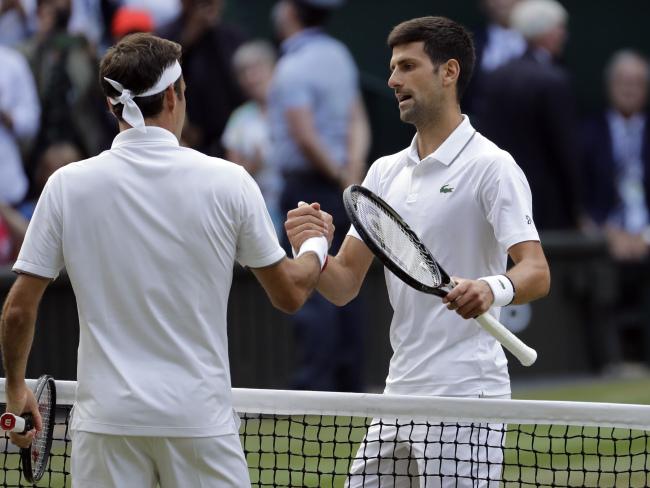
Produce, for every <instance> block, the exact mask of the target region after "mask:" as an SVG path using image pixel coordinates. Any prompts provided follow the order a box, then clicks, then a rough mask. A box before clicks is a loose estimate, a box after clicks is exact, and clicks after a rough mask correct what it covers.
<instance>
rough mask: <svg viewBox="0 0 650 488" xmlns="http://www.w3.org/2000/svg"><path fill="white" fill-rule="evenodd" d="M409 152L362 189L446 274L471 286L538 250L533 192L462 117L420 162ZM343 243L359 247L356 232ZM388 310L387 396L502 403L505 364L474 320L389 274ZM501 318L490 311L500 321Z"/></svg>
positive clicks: (385, 162) (379, 165)
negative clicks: (521, 249)
mask: <svg viewBox="0 0 650 488" xmlns="http://www.w3.org/2000/svg"><path fill="white" fill-rule="evenodd" d="M416 142H417V135H416V137H414V138H413V142H412V144H411V146H410V147H408V148H406V149H404V150H403V151H401V152H399V153H397V154H393V155H390V156H386V157H383V158H380V159H378V160H377V161H376V162H375V163H374V164H373V165H372V167H371V168H370V170H369V171H368V174H367V176H366V179H365V180H364V182H363V186H365V187H367V188H369V189H370V190H372V191H373V192H375V193H377V194H378V195H379V196H380V197H382V198H383V199H384V200H386V201H387V202H388V204H389V205H391V206H392V207H393V208H394V209H395V210H396V211H397V213H398V214H400V215H401V216H402V218H403V219H404V220H405V221H406V223H407V224H408V225H409V226H410V227H411V228H412V229H413V231H414V232H415V233H416V234H417V235H418V236H419V237H420V239H421V240H422V242H423V243H424V244H425V245H426V246H427V247H428V248H429V250H430V251H431V253H432V254H433V256H434V257H435V258H436V259H437V260H438V261H439V262H440V264H441V265H442V267H443V268H444V269H445V270H446V271H447V272H448V273H449V274H450V275H453V276H460V277H463V278H472V279H476V278H478V277H481V276H486V275H495V274H502V273H504V272H505V271H506V264H507V250H508V249H509V248H510V247H511V246H513V245H514V244H517V243H519V242H523V241H530V240H534V241H537V240H539V236H538V234H537V230H536V229H535V224H534V223H533V220H532V201H531V194H530V188H529V186H528V182H527V181H526V177H525V176H524V173H523V172H522V171H521V169H520V168H519V166H517V164H516V163H515V161H514V160H513V159H512V157H511V156H510V155H509V154H508V153H507V152H505V151H503V150H501V149H499V148H498V147H497V146H496V145H495V144H494V143H492V142H491V141H489V140H488V139H486V138H485V137H483V136H482V135H481V134H479V133H478V132H476V131H475V130H474V128H473V127H472V125H471V124H470V122H469V119H468V118H467V117H465V116H464V118H463V121H462V123H461V124H460V125H459V126H458V127H457V128H456V129H455V130H454V131H453V132H452V133H451V135H450V136H449V137H448V138H447V139H446V140H445V141H444V142H443V144H442V145H441V146H440V147H439V148H438V149H437V150H436V151H435V152H433V153H432V154H430V155H428V156H426V157H425V158H423V159H422V160H420V157H419V156H418V151H417V144H416ZM349 234H350V235H352V236H354V237H356V238H359V235H358V233H357V232H356V230H355V229H354V228H351V229H350V231H349ZM385 277H386V285H387V288H388V295H389V299H390V303H391V306H392V308H393V310H394V314H393V320H392V323H391V328H390V341H391V345H392V348H393V357H392V358H391V362H390V368H389V372H388V378H387V379H386V390H385V391H386V393H397V394H414V395H415V394H418V395H451V396H474V395H505V394H508V393H510V380H509V376H508V368H507V360H506V357H505V355H504V352H503V349H502V348H501V346H500V345H499V343H498V342H497V341H496V340H495V339H494V338H493V337H492V336H490V335H489V334H488V333H487V332H485V331H483V330H482V329H481V328H480V327H479V326H478V324H477V323H476V322H474V321H473V320H464V319H463V318H462V317H460V316H459V315H458V314H457V313H455V312H451V311H449V310H447V307H446V306H445V305H444V304H443V303H442V301H441V300H440V298H438V297H436V296H433V295H427V294H424V293H421V292H419V291H416V290H415V289H413V288H411V287H409V286H408V285H406V284H405V283H403V282H402V281H401V280H400V279H399V278H397V277H395V275H393V274H392V273H391V272H390V271H388V270H385ZM499 311H500V310H499V309H496V308H495V309H492V310H491V312H490V313H493V314H494V315H495V316H496V317H497V318H498V316H499Z"/></svg>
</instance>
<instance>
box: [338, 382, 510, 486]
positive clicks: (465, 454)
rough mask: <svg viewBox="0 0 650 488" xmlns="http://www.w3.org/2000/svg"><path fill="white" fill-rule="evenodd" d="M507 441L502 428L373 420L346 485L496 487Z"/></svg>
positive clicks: (501, 426)
mask: <svg viewBox="0 0 650 488" xmlns="http://www.w3.org/2000/svg"><path fill="white" fill-rule="evenodd" d="M498 398H509V395H506V396H499V397H498ZM488 427H489V428H488ZM505 438H506V436H505V428H504V425H503V424H492V423H491V424H470V423H457V424H442V425H441V424H438V423H436V422H435V421H430V422H429V425H428V426H427V425H426V424H419V423H418V422H414V425H411V423H410V421H409V420H397V419H382V420H381V422H380V419H373V420H372V423H371V425H370V427H369V428H368V432H367V434H366V436H365V437H364V439H363V441H362V442H361V445H360V446H359V449H358V451H357V454H356V456H355V457H354V460H353V461H352V466H351V467H350V472H349V475H348V479H347V480H346V483H345V487H346V488H361V487H364V488H369V487H373V488H380V487H381V488H388V487H391V488H393V487H394V488H425V487H426V488H434V487H435V488H451V487H461V488H464V487H471V488H498V487H499V486H500V480H501V470H502V463H503V446H504V444H505Z"/></svg>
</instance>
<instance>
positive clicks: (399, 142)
mask: <svg viewBox="0 0 650 488" xmlns="http://www.w3.org/2000/svg"><path fill="white" fill-rule="evenodd" d="M274 3H275V0H229V1H228V6H227V11H226V18H227V20H228V21H230V22H233V23H237V24H239V25H240V26H241V27H242V28H243V29H244V30H245V31H246V33H247V34H248V35H249V36H251V37H267V38H270V37H271V36H272V29H271V23H270V10H271V8H272V6H273V5H274ZM562 3H563V4H564V5H565V7H566V8H567V10H568V11H569V15H570V18H569V31H570V39H569V43H568V45H567V52H566V66H567V68H568V69H569V70H570V71H571V73H572V74H573V77H574V83H575V90H576V96H577V99H578V103H579V108H580V112H581V114H583V115H587V114H589V113H591V112H594V111H596V110H598V109H599V108H601V107H602V105H603V97H604V90H603V82H602V72H603V68H604V66H605V64H606V62H607V60H608V58H609V56H610V55H611V54H612V53H613V52H614V51H616V50H617V49H620V48H624V47H630V48H635V49H638V50H640V51H641V52H643V53H646V54H648V53H650V34H649V31H650V25H649V21H650V15H649V14H650V0H564V1H563V2H562ZM478 5H479V2H478V0H456V1H454V0H438V1H427V0H401V1H399V0H396V1H391V0H378V1H372V0H348V1H347V2H346V4H345V5H344V6H343V7H342V8H341V9H339V10H338V11H337V12H336V13H335V15H333V17H332V20H331V22H330V23H329V26H328V30H329V31H330V32H331V33H332V34H333V35H334V36H335V37H337V38H338V39H340V40H342V41H343V42H345V43H346V44H347V45H348V46H349V48H350V50H351V51H352V54H353V55H354V58H355V59H356V61H357V63H358V65H359V67H360V69H361V72H362V85H363V91H364V96H365V98H366V102H367V104H368V108H369V112H370V115H371V120H372V125H373V150H372V157H373V158H374V157H377V156H378V155H381V154H386V153H390V152H395V151H398V150H400V149H402V148H403V147H404V146H405V145H407V144H408V143H409V142H410V137H411V135H412V133H413V130H412V129H411V128H410V127H407V126H404V125H403V124H401V123H400V122H399V119H398V116H397V107H396V104H395V103H394V98H393V97H392V94H391V92H390V90H389V89H388V88H387V87H386V78H387V74H388V59H389V50H388V48H387V47H386V36H387V34H388V32H389V31H390V29H391V27H392V26H394V25H395V24H397V23H399V22H401V21H402V20H406V19H409V18H412V17H420V16H423V15H446V16H448V17H451V18H453V19H454V20H458V21H460V22H462V23H463V24H465V25H466V26H468V27H470V28H472V27H474V26H478V25H480V23H481V20H482V16H481V12H480V9H479V6H478Z"/></svg>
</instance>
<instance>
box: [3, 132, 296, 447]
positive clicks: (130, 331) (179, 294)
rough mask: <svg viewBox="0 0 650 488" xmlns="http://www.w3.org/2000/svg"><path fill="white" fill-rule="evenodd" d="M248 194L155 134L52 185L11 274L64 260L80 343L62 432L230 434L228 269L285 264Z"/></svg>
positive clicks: (171, 139) (240, 178) (223, 166)
mask: <svg viewBox="0 0 650 488" xmlns="http://www.w3.org/2000/svg"><path fill="white" fill-rule="evenodd" d="M284 255H285V253H284V251H283V250H282V248H281V247H280V245H279V244H278V240H277V237H276V234H275V231H274V229H273V224H272V223H271V219H270V217H269V215H268V212H267V210H266V207H265V206H264V200H263V199H262V195H261V193H260V191H259V188H258V187H257V185H256V184H255V182H254V181H253V179H252V178H251V177H250V176H249V175H248V173H247V172H246V171H245V170H244V169H243V168H242V167H241V166H238V165H236V164H233V163H230V162H228V161H224V160H222V159H217V158H211V157H208V156H205V155H204V154H201V153H199V152H197V151H194V150H192V149H188V148H184V147H180V146H179V145H178V141H177V139H176V137H175V136H174V135H173V134H172V133H170V132H168V131H166V130H164V129H161V128H158V127H147V132H146V134H143V133H140V132H138V131H137V130H136V129H129V130H126V131H123V132H121V133H120V134H118V136H117V137H116V138H115V140H114V142H113V146H112V148H111V149H110V150H109V151H104V152H103V153H101V154H100V155H98V156H96V157H94V158H90V159H87V160H85V161H80V162H77V163H72V164H70V165H68V166H65V167H64V168H62V169H60V170H58V171H57V172H55V173H54V174H53V175H52V177H50V179H49V181H48V182H47V185H46V187H45V190H44V191H43V194H42V196H41V198H40V199H39V201H38V204H37V206H36V210H35V213H34V217H33V219H32V221H31V223H30V225H29V229H28V231H27V236H26V238H25V242H24V244H23V247H22V249H21V251H20V255H19V257H18V261H17V262H16V264H15V266H14V270H15V271H22V272H26V273H32V274H35V275H38V276H43V277H48V278H53V277H55V276H56V275H57V273H58V272H59V270H60V269H61V267H62V266H63V265H64V264H65V267H66V269H67V272H68V275H69V276H70V281H71V283H72V287H73V289H74V292H75V296H76V298H77V304H78V309H79V326H80V344H79V358H78V368H77V380H78V387H77V405H76V408H75V414H74V416H73V423H72V427H73V429H76V430H83V431H88V432H97V433H105V434H116V435H144V436H180V437H204V436H213V435H220V434H225V433H235V432H237V427H236V422H235V420H234V418H233V415H232V406H231V385H230V371H229V366H228V364H229V363H228V344H227V336H226V308H227V303H228V294H229V292H230V285H231V282H232V275H233V266H234V263H235V260H237V261H239V262H240V263H241V264H242V265H245V266H250V267H263V266H268V265H271V264H273V263H275V262H277V261H279V260H280V259H282V258H283V257H284Z"/></svg>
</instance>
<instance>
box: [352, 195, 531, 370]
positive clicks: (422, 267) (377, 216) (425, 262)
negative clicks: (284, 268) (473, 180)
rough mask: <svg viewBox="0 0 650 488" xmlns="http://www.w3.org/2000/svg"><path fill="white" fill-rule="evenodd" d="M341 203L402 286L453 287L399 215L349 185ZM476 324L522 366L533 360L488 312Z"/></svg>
mask: <svg viewBox="0 0 650 488" xmlns="http://www.w3.org/2000/svg"><path fill="white" fill-rule="evenodd" d="M343 204H344V205H345V211H346V213H347V214H348V218H349V219H350V221H351V222H352V225H354V228H355V229H356V230H357V232H358V233H359V235H360V236H361V238H362V239H363V242H365V244H366V245H367V246H368V248H369V249H370V250H371V251H372V253H373V254H374V255H375V256H377V258H379V260H380V261H381V262H382V263H383V264H384V266H386V267H387V268H388V269H389V270H390V271H392V272H393V274H395V276H397V277H398V278H399V279H401V280H402V281H403V282H404V283H406V284H407V285H409V286H411V287H413V288H415V289H416V290H419V291H421V292H424V293H429V294H432V295H437V296H439V297H444V296H446V295H447V293H448V291H449V290H451V289H452V288H453V287H454V286H456V284H455V283H454V281H453V280H452V279H451V278H450V276H449V275H448V274H447V273H446V272H445V270H444V269H442V266H440V264H439V263H438V262H437V261H436V260H435V258H434V257H433V256H432V255H431V252H430V251H429V250H428V249H427V248H426V246H425V245H424V244H422V242H421V241H420V239H419V238H418V236H417V235H416V234H415V233H414V232H413V231H412V230H411V229H410V227H409V226H408V225H407V224H406V222H404V220H403V219H402V218H401V217H400V216H399V214H398V213H397V212H395V210H393V209H392V208H391V206H390V205H388V204H387V203H386V202H385V201H384V200H382V199H381V198H380V197H378V196H377V195H375V194H374V193H373V192H372V191H370V190H368V189H367V188H365V187H363V186H360V185H352V186H350V187H348V188H346V190H345V191H344V192H343ZM476 321H477V322H478V323H479V324H480V325H481V326H482V327H483V328H484V329H485V330H486V331H487V332H488V333H490V334H491V335H492V336H493V337H494V338H495V339H496V340H497V341H499V342H500V343H501V345H502V346H503V347H505V348H506V349H507V350H508V351H510V352H511V353H512V354H513V355H514V356H515V357H516V358H517V359H518V360H519V361H520V362H521V364H523V365H524V366H530V365H531V364H533V363H534V362H535V360H536V359H537V352H535V350H534V349H531V348H530V347H528V346H527V345H526V344H524V343H523V342H522V341H521V340H520V339H519V338H518V337H516V336H515V335H514V334H513V333H512V332H510V331H509V330H508V329H507V328H506V327H505V326H504V325H503V324H501V323H500V322H499V321H498V320H497V319H495V318H494V317H493V316H492V315H490V314H489V313H484V314H482V315H480V316H478V317H476Z"/></svg>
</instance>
